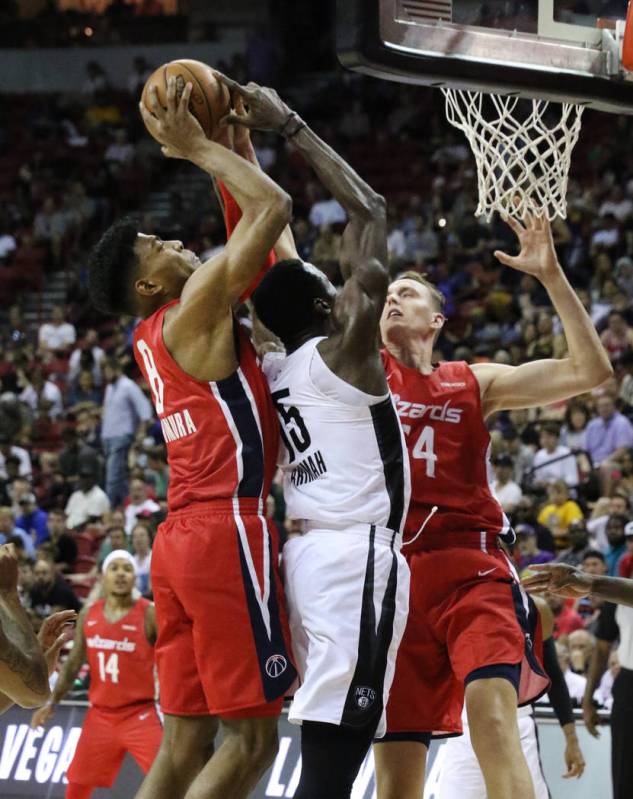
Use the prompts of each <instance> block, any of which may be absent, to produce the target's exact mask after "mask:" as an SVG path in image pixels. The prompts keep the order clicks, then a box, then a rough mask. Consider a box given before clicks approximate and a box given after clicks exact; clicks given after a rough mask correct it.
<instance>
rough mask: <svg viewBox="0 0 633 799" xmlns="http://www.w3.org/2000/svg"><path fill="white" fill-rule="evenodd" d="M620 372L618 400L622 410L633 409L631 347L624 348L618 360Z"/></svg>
mask: <svg viewBox="0 0 633 799" xmlns="http://www.w3.org/2000/svg"><path fill="white" fill-rule="evenodd" d="M618 366H619V367H620V371H621V373H622V379H621V382H620V391H619V393H618V398H619V400H620V401H621V402H622V403H623V405H624V411H625V412H626V413H629V414H630V413H631V411H633V349H628V350H624V352H623V353H622V355H620V359H619V361H618Z"/></svg>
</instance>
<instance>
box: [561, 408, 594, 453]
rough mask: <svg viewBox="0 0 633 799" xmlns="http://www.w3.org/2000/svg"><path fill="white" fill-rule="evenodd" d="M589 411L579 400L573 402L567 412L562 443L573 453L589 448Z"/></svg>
mask: <svg viewBox="0 0 633 799" xmlns="http://www.w3.org/2000/svg"><path fill="white" fill-rule="evenodd" d="M590 418H591V417H590V414H589V409H588V408H587V406H586V405H585V404H584V402H580V401H579V400H573V401H572V402H570V403H569V405H568V406H567V409H566V410H565V423H564V424H563V427H562V428H561V431H560V442H561V444H562V445H563V446H565V447H569V449H571V450H572V451H575V450H579V449H586V448H587V435H586V428H587V424H588V423H589V419H590Z"/></svg>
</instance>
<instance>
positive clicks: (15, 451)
mask: <svg viewBox="0 0 633 799" xmlns="http://www.w3.org/2000/svg"><path fill="white" fill-rule="evenodd" d="M10 456H11V457H13V458H17V459H18V460H19V462H20V467H19V474H20V477H30V476H31V472H32V468H31V458H30V456H29V453H28V452H27V451H26V450H25V449H24V448H23V447H18V446H16V445H15V444H13V443H12V441H11V437H10V436H9V434H8V433H6V432H5V431H4V430H3V429H2V428H1V427H0V478H4V479H7V478H8V474H7V469H6V461H7V458H9V457H10Z"/></svg>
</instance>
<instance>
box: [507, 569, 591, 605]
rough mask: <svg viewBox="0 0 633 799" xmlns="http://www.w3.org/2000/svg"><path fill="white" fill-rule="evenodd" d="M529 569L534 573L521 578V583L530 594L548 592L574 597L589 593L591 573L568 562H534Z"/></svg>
mask: <svg viewBox="0 0 633 799" xmlns="http://www.w3.org/2000/svg"><path fill="white" fill-rule="evenodd" d="M530 571H531V572H535V573H534V574H532V575H530V577H526V578H525V579H524V580H522V585H523V587H524V588H525V590H526V591H528V592H529V593H531V594H542V593H545V592H548V593H550V594H556V595H557V596H563V597H573V598H574V599H576V598H577V597H581V596H587V594H590V593H591V585H592V577H591V575H590V574H587V573H586V572H583V571H581V570H580V569H577V568H576V567H575V566H570V565H569V564H568V563H538V564H536V563H535V564H532V565H531V566H530Z"/></svg>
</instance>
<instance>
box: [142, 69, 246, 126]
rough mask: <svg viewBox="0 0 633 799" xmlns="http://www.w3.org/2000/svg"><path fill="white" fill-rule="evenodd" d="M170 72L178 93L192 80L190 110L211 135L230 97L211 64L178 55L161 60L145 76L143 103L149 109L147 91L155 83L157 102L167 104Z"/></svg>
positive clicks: (225, 110) (226, 110) (229, 101)
mask: <svg viewBox="0 0 633 799" xmlns="http://www.w3.org/2000/svg"><path fill="white" fill-rule="evenodd" d="M172 76H174V77H175V78H176V92H177V96H178V97H180V95H181V94H182V92H183V90H184V88H185V86H186V85H187V83H191V84H193V88H192V91H191V99H190V101H189V110H190V111H191V113H192V114H193V115H194V116H195V117H196V119H197V120H198V122H199V123H200V125H201V126H202V129H203V130H204V132H205V135H206V136H207V138H208V139H211V138H213V131H214V129H215V126H216V125H217V123H218V120H220V119H222V117H223V116H225V114H228V112H229V110H230V105H231V100H230V95H229V90H228V89H227V88H226V86H224V85H223V84H221V83H220V82H219V81H218V80H217V79H216V77H215V75H214V74H213V71H212V70H211V67H209V66H208V65H207V64H203V63H202V62H201V61H193V60H190V59H179V60H178V61H170V62H169V63H167V64H163V65H162V66H161V67H159V68H158V69H157V70H156V71H155V72H153V73H152V74H151V75H150V76H149V78H148V79H147V82H146V83H145V86H144V87H143V94H142V96H141V101H142V103H143V104H144V106H145V107H146V108H147V110H148V111H151V110H152V106H151V102H150V95H149V91H150V89H151V88H152V86H155V87H156V89H157V92H158V101H159V103H160V104H161V105H162V106H163V107H166V106H167V81H168V79H169V78H170V77H172Z"/></svg>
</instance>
